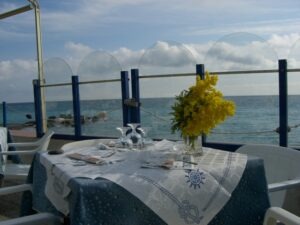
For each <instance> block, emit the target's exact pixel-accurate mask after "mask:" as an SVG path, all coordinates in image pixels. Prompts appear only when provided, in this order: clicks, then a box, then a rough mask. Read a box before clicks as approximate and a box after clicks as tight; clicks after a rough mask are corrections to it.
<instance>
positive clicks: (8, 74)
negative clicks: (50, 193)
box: [0, 59, 37, 102]
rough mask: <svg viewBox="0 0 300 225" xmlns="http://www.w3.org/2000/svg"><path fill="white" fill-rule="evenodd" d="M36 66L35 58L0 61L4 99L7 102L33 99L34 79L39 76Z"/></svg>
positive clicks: (1, 90)
mask: <svg viewBox="0 0 300 225" xmlns="http://www.w3.org/2000/svg"><path fill="white" fill-rule="evenodd" d="M36 68H37V65H36V62H35V61H34V60H21V59H16V60H6V61H0V81H1V88H0V96H1V98H2V100H3V101H7V102H23V101H32V100H33V92H32V90H33V88H32V80H33V79H36V78H37V72H36Z"/></svg>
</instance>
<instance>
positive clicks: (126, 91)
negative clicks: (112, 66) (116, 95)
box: [121, 71, 130, 127]
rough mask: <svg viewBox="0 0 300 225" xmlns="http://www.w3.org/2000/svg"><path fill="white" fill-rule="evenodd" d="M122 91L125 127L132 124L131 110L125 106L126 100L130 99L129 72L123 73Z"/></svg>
mask: <svg viewBox="0 0 300 225" xmlns="http://www.w3.org/2000/svg"><path fill="white" fill-rule="evenodd" d="M121 91H122V110H123V126H124V127H125V126H127V124H128V123H129V122H130V109H129V106H128V105H127V104H125V101H126V99H129V82H128V71H121Z"/></svg>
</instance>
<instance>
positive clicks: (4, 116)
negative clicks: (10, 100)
mask: <svg viewBox="0 0 300 225" xmlns="http://www.w3.org/2000/svg"><path fill="white" fill-rule="evenodd" d="M2 116H3V127H7V117H6V102H2Z"/></svg>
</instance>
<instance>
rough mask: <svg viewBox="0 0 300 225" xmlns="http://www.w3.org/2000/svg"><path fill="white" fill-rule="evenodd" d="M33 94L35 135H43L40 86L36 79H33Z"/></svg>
mask: <svg viewBox="0 0 300 225" xmlns="http://www.w3.org/2000/svg"><path fill="white" fill-rule="evenodd" d="M32 84H33V94H34V112H35V124H36V135H37V137H41V136H42V135H43V127H42V108H41V87H40V82H39V81H38V80H33V82H32Z"/></svg>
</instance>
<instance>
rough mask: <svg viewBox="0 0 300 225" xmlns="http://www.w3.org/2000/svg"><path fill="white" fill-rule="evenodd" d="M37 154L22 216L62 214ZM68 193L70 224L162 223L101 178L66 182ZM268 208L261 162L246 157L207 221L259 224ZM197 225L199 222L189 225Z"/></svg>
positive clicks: (211, 224)
mask: <svg viewBox="0 0 300 225" xmlns="http://www.w3.org/2000/svg"><path fill="white" fill-rule="evenodd" d="M41 157H43V156H42V155H41V153H38V154H37V155H36V156H35V158H34V161H33V165H32V170H31V172H30V175H29V179H28V182H32V183H33V193H34V194H33V196H32V195H31V194H30V193H26V194H25V195H24V197H23V201H22V215H26V214H29V213H30V212H31V211H30V209H31V208H32V207H34V208H35V209H36V210H38V211H44V212H52V213H55V214H58V215H62V214H61V213H60V212H58V211H57V209H56V208H55V207H54V206H53V205H52V204H51V202H50V201H49V200H48V198H47V197H46V195H45V192H44V189H45V186H46V182H47V178H46V177H47V175H46V174H47V172H46V169H45V167H44V166H43V165H42V164H41V163H40V159H41ZM68 186H69V188H70V189H71V194H70V195H69V196H68V201H69V205H70V214H69V217H70V221H71V224H72V225H77V224H78V225H79V224H110V225H111V224H130V225H135V224H136V225H140V224H155V225H160V224H166V222H165V221H164V220H163V219H161V217H159V216H158V215H157V213H155V212H154V211H153V210H151V209H150V208H149V207H147V206H146V204H145V203H144V202H142V201H141V200H140V199H139V198H137V197H136V196H135V195H133V194H132V193H130V192H129V191H128V190H127V189H125V188H124V187H122V186H120V185H118V184H116V183H115V182H112V181H111V180H108V179H105V178H97V179H95V180H93V179H86V178H72V179H70V181H69V183H68ZM269 207H270V203H269V199H268V192H267V183H266V179H265V174H264V166H263V161H262V160H261V159H259V158H255V157H249V158H248V159H247V164H246V167H245V170H244V173H243V174H242V177H241V179H240V182H239V183H238V184H237V186H236V188H235V189H234V191H233V192H232V194H231V198H230V199H229V200H228V201H227V203H226V204H225V206H224V207H223V208H222V209H221V210H220V211H218V212H217V213H216V215H215V216H214V217H213V219H212V220H211V221H210V222H209V224H210V225H215V224H225V225H226V224H228V225H229V224H230V225H234V224H243V225H247V224H249V225H255V224H262V221H263V218H264V213H265V211H266V209H267V208H269ZM190 224H201V221H198V222H195V223H190ZM205 224H207V223H205Z"/></svg>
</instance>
